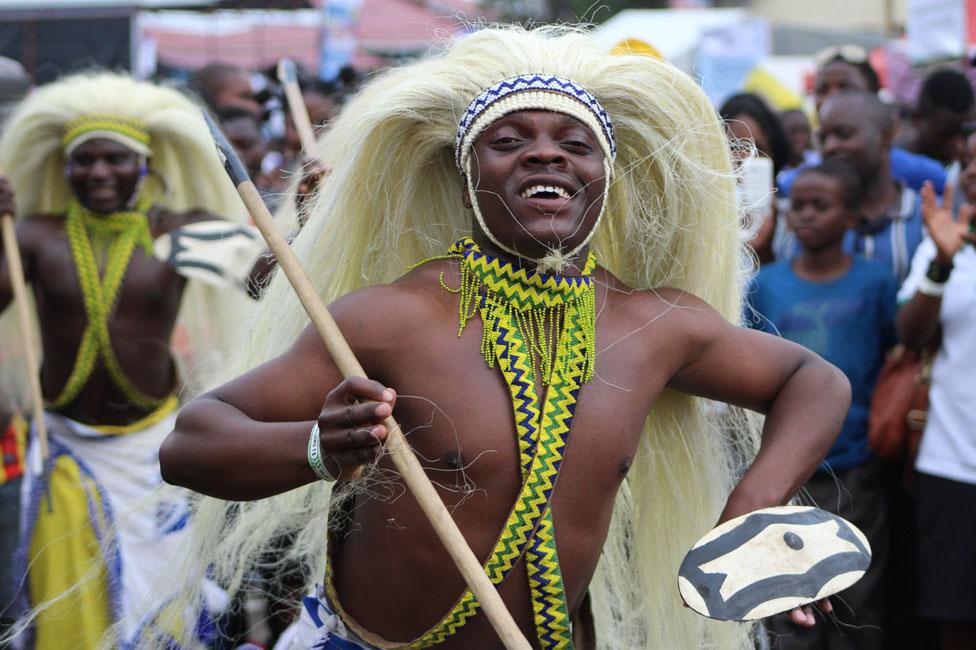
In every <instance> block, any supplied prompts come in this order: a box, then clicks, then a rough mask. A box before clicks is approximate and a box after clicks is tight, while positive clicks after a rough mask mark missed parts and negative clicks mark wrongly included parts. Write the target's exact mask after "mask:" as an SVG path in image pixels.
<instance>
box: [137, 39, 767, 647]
mask: <svg viewBox="0 0 976 650" xmlns="http://www.w3.org/2000/svg"><path fill="white" fill-rule="evenodd" d="M523 72H541V73H551V74H555V75H559V76H563V77H567V78H570V79H573V80H575V81H577V82H578V83H580V84H581V85H583V86H584V87H586V88H587V89H588V90H589V91H590V92H592V93H593V94H594V95H595V96H596V97H597V98H598V99H599V101H600V102H601V103H602V104H603V106H604V107H605V108H606V109H607V111H608V112H609V113H610V115H611V118H612V120H613V122H614V126H615V129H616V134H617V142H618V155H617V160H616V163H615V170H614V180H613V183H612V186H611V187H610V190H609V196H608V204H607V206H606V214H605V215H604V218H603V223H602V224H601V226H600V230H599V232H598V233H597V234H596V236H595V238H594V240H593V245H594V249H595V251H596V254H597V255H598V257H599V259H600V261H601V263H602V264H603V265H604V266H606V267H607V268H608V269H609V270H610V271H611V272H613V273H614V274H616V275H617V276H618V277H620V278H621V279H622V280H624V281H625V282H626V283H628V284H629V285H630V286H631V287H634V288H635V289H639V290H649V289H652V288H654V287H660V286H670V287H676V288H679V289H683V290H685V291H687V292H689V293H692V294H694V295H696V296H698V297H699V298H701V299H703V300H705V301H706V302H708V303H709V304H711V305H712V306H713V307H714V308H715V309H717V310H718V311H719V312H720V313H721V314H723V315H724V316H725V317H726V318H727V319H729V320H730V321H738V320H739V318H740V309H741V295H740V294H741V283H742V276H743V271H744V269H745V265H744V264H743V263H742V260H743V252H742V250H741V246H742V244H741V241H740V238H739V232H738V217H737V214H736V207H735V195H734V177H733V173H732V169H731V163H730V158H729V151H728V142H727V140H726V137H725V134H724V131H723V129H722V126H721V124H720V122H719V119H718V116H717V114H716V112H715V110H714V109H713V107H712V106H711V105H710V104H709V102H708V100H707V98H706V97H705V95H704V94H703V93H702V91H701V90H700V89H699V88H698V86H697V85H696V84H695V82H694V81H693V80H692V79H690V78H689V77H687V76H686V75H684V74H683V73H681V72H679V71H678V70H677V69H675V68H674V67H672V66H671V65H669V64H667V63H666V62H663V61H660V60H657V59H653V58H649V57H643V56H608V55H606V54H605V53H603V52H601V51H599V50H598V49H597V48H596V46H595V45H594V44H593V43H592V41H591V40H590V38H589V37H588V36H587V35H586V34H585V33H583V32H580V31H578V30H574V29H569V28H545V29H539V30H533V31H525V30H522V29H518V28H508V29H485V30H482V31H479V32H477V33H474V34H472V35H469V36H467V37H466V38H464V39H463V40H460V41H459V42H458V43H456V44H455V45H454V46H453V47H451V48H450V50H448V51H447V52H446V53H444V54H443V55H442V56H438V57H434V58H430V59H428V60H424V61H421V62H418V63H415V64H412V65H409V66H406V67H403V68H400V69H395V70H391V71H389V72H387V73H385V74H383V75H381V76H379V77H378V78H376V79H375V80H374V81H373V82H372V83H370V84H369V85H367V86H366V87H365V88H364V89H363V90H362V91H361V93H360V94H359V95H358V96H356V97H355V98H354V99H352V101H350V102H349V103H348V104H347V105H346V107H345V110H344V111H343V112H342V114H341V115H340V116H339V117H338V118H337V120H336V121H335V122H334V123H333V125H332V127H331V128H330V129H329V131H328V132H327V133H326V134H324V135H323V137H322V138H321V139H320V141H319V147H320V150H319V155H320V158H321V159H322V160H325V161H328V162H329V163H330V164H332V165H333V172H332V174H331V175H330V176H329V177H328V178H327V179H326V180H325V181H324V182H323V183H322V185H321V187H320V188H319V190H318V193H317V195H316V196H315V198H314V200H313V201H312V202H311V203H310V205H309V208H308V223H307V225H306V226H305V228H304V230H303V231H302V232H301V234H300V235H299V236H298V237H297V239H296V240H295V242H294V244H293V246H294V249H295V252H296V253H297V254H298V256H299V258H300V259H301V260H302V262H303V264H304V265H305V268H306V269H307V270H308V271H309V273H310V275H311V277H312V279H313V281H314V282H315V284H316V286H317V288H318V290H319V292H320V293H321V295H322V296H323V298H324V299H326V300H329V301H331V300H334V299H336V298H338V297H340V296H342V295H345V294H347V293H350V292H352V291H355V290H357V289H359V288H362V287H365V286H368V285H373V284H378V283H385V282H389V281H391V280H393V279H394V278H396V277H398V276H399V275H401V274H402V273H403V271H404V269H405V268H406V267H407V266H408V265H410V264H412V263H415V262H417V261H419V260H422V259H424V258H426V257H429V256H431V255H435V254H442V253H443V252H444V251H445V250H446V249H447V248H448V246H449V245H450V244H451V243H452V242H453V241H455V240H456V239H458V238H459V237H460V236H463V235H467V234H470V231H471V228H472V223H473V219H472V216H471V214H470V212H468V211H466V210H464V209H462V207H461V191H462V179H461V177H460V175H459V174H458V173H457V171H456V169H455V168H454V161H453V156H452V151H453V145H454V134H455V130H456V127H457V123H458V120H459V118H460V115H461V112H462V111H463V110H464V107H465V106H466V105H467V104H468V102H469V101H470V100H471V98H473V97H475V96H476V95H477V94H478V93H480V92H481V91H482V90H483V89H484V88H486V87H488V86H490V85H491V84H493V83H495V82H497V81H499V80H501V79H504V78H506V77H511V76H513V75H516V74H519V73H523ZM675 308H678V309H680V308H682V307H681V306H680V305H679V306H676V307H675ZM257 311H258V313H257V314H255V315H254V316H253V317H252V318H251V319H250V320H251V326H250V329H249V331H248V332H247V334H246V336H245V340H246V341H247V343H246V344H245V345H243V346H242V348H241V349H242V352H243V353H244V354H243V358H242V359H241V365H240V370H245V369H248V368H251V367H254V366H255V365H257V364H259V363H261V362H263V361H266V360H268V359H269V358H271V357H273V356H275V355H277V354H279V353H281V352H283V351H284V350H285V349H287V347H288V346H290V345H291V343H292V342H293V341H294V340H295V338H296V337H297V336H298V334H299V332H300V331H301V330H302V328H303V327H305V326H306V325H307V323H308V318H307V317H306V315H305V313H304V312H303V310H302V308H301V306H300V304H299V302H298V300H297V299H296V298H295V297H294V296H293V295H292V291H291V289H290V287H289V286H288V285H287V283H286V281H285V279H284V278H283V277H280V276H279V277H276V278H275V279H274V280H273V281H272V282H271V284H270V286H269V288H268V291H267V293H266V295H265V297H264V299H263V300H262V302H261V303H260V305H259V306H258V308H257ZM596 326H597V332H598V336H599V327H600V325H599V315H598V316H597V325H596ZM608 343H611V342H603V343H601V342H598V345H597V348H598V350H597V357H598V359H597V368H599V348H600V347H601V346H602V345H604V344H608ZM595 380H599V378H596V379H595ZM403 388H404V389H405V390H409V387H403ZM757 440H758V434H757V429H756V427H755V426H754V423H752V424H750V423H749V422H747V418H746V417H745V415H744V414H743V413H742V412H741V411H738V410H736V409H727V408H724V407H721V408H720V407H716V406H715V405H712V404H709V403H707V402H706V401H704V400H701V399H698V398H692V397H688V396H685V395H680V394H677V393H674V392H672V391H666V392H665V394H664V395H663V396H662V397H661V399H660V400H659V401H658V403H657V404H656V405H655V407H654V408H653V410H652V411H651V413H650V414H649V416H648V418H647V422H646V426H645V431H644V436H643V440H642V442H641V445H640V450H639V453H638V455H637V457H636V459H635V462H634V465H633V467H632V468H631V470H630V476H629V479H628V480H627V481H626V482H625V484H624V487H623V489H622V490H621V493H620V497H619V498H618V500H617V503H616V506H615V517H614V520H613V524H612V526H611V531H610V535H609V538H608V540H607V542H606V545H605V548H604V553H603V557H602V560H601V563H600V567H599V569H598V571H597V575H596V577H595V578H594V581H593V583H592V594H593V601H594V608H595V615H596V621H597V626H598V639H599V644H600V646H601V647H604V648H616V649H619V648H701V647H708V648H722V649H727V650H733V649H739V648H747V647H751V641H750V634H751V628H749V627H747V626H741V625H737V624H730V623H715V622H711V621H707V620H706V619H704V618H702V617H699V616H698V615H696V614H694V613H692V612H691V611H690V610H687V609H686V608H684V607H683V606H682V604H681V601H680V598H679V596H678V591H677V586H676V585H677V567H678V565H679V563H680V561H681V558H682V556H683V554H684V553H685V552H686V551H687V549H688V548H690V546H691V545H692V544H693V543H694V541H695V540H696V539H697V538H698V537H699V536H700V535H702V534H703V533H704V532H705V531H707V530H708V529H709V528H711V526H712V525H713V524H714V523H715V521H716V519H717V517H718V515H719V512H720V510H721V508H722V506H723V504H724V502H725V499H726V498H727V496H728V493H729V491H730V489H731V487H732V485H733V483H734V481H735V480H736V478H737V477H738V475H739V474H740V473H741V471H742V470H743V469H744V464H745V463H747V462H748V461H749V460H750V459H751V458H752V455H753V454H754V453H755V449H756V447H757ZM369 485H370V483H369V480H368V479H366V481H365V482H356V483H354V484H351V487H350V488H349V489H353V490H357V489H367V490H368V489H369ZM332 489H333V486H332V485H331V484H326V483H322V482H318V483H315V484H312V485H309V486H306V487H303V488H301V489H297V490H293V491H290V492H288V493H286V494H282V495H280V496H277V497H274V498H270V499H265V500H261V501H257V502H249V503H237V502H225V501H220V500H217V499H212V498H200V499H199V500H198V502H197V503H196V513H195V517H194V521H193V524H192V527H193V533H192V534H193V546H192V548H190V549H187V553H186V554H185V555H186V557H189V558H193V565H192V566H189V567H186V568H185V569H184V571H183V574H182V575H181V576H180V581H181V584H182V585H184V587H183V588H184V591H182V592H181V593H180V595H179V596H178V599H179V600H180V601H181V602H191V603H192V602H197V603H198V602H200V600H201V596H200V592H199V590H197V589H196V586H195V585H197V584H198V583H199V579H200V578H201V577H202V576H203V574H204V572H205V571H206V570H209V571H210V573H209V575H210V576H211V577H212V578H213V579H214V580H216V581H217V582H218V583H219V584H221V586H223V587H226V588H229V589H230V590H231V591H235V590H236V589H238V588H239V587H240V586H241V583H242V580H243V579H244V578H245V576H246V575H247V573H248V572H249V571H251V570H252V569H253V568H254V567H255V566H257V565H259V564H262V563H263V564H272V565H273V564H274V563H275V562H280V561H297V562H300V563H301V565H302V566H303V567H305V569H306V577H307V582H308V586H309V588H310V589H311V587H312V585H313V584H314V583H315V582H317V581H321V578H322V575H323V569H324V558H325V548H324V544H325V540H326V538H327V535H326V533H327V530H326V512H327V510H328V505H327V504H328V503H329V500H330V496H332V494H331V492H332ZM285 535H295V543H294V544H292V545H290V546H288V548H287V549H285V550H284V551H282V557H280V558H269V557H268V555H267V553H266V551H267V549H268V548H269V544H270V543H271V541H272V540H275V539H279V540H280V539H281V538H282V537H283V536H285ZM365 588H368V587H365ZM151 636H152V635H147V638H146V639H143V640H142V641H141V642H140V647H164V645H165V643H164V642H165V639H163V638H161V637H156V638H148V637H151Z"/></svg>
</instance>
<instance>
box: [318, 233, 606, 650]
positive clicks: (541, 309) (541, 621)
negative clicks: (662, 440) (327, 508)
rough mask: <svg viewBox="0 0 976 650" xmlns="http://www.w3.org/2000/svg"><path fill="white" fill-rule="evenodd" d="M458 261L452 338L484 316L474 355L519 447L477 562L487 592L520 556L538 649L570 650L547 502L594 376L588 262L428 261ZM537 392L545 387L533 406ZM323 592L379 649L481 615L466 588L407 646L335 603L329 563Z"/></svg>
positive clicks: (429, 638) (448, 631) (468, 255)
mask: <svg viewBox="0 0 976 650" xmlns="http://www.w3.org/2000/svg"><path fill="white" fill-rule="evenodd" d="M434 259H456V260H459V262H460V270H461V285H460V287H459V288H457V289H452V288H451V287H448V286H447V285H446V284H445V282H444V279H443V275H442V276H441V279H440V283H441V286H442V287H443V288H444V289H446V290H448V291H451V292H452V293H457V294H458V295H459V298H460V299H459V303H458V321H459V329H458V336H460V335H461V333H462V332H463V331H464V328H465V326H466V325H467V323H468V321H470V320H471V319H472V318H474V317H475V315H476V314H478V315H480V316H481V320H482V324H483V334H482V341H481V353H482V356H484V358H485V361H486V363H487V364H488V366H489V367H492V368H494V367H496V366H497V367H498V368H499V370H500V371H501V373H502V376H503V377H504V378H505V383H506V384H507V385H508V388H509V392H510V393H511V395H512V410H513V414H514V420H515V429H516V438H517V441H518V448H519V464H520V470H521V476H522V488H521V490H520V492H519V495H518V497H517V498H516V500H515V504H514V506H513V507H512V510H511V513H510V514H509V516H508V519H507V520H506V523H505V526H504V528H503V529H502V531H501V533H500V534H499V537H498V541H497V542H496V543H495V546H494V548H493V550H492V552H491V555H490V556H489V558H488V560H487V562H485V564H484V570H485V573H486V574H487V575H488V577H489V578H490V579H491V581H492V583H493V584H496V585H497V584H500V583H501V582H502V581H503V580H505V578H506V577H508V575H509V574H510V573H511V571H512V569H513V568H514V567H515V565H516V563H517V562H518V560H519V558H521V557H522V556H523V555H524V556H525V558H526V567H527V573H528V581H529V588H530V591H531V595H532V606H533V613H534V622H535V627H536V634H537V638H538V640H539V645H540V647H542V648H544V649H557V648H558V649H571V648H572V647H573V641H572V630H571V628H570V621H569V610H568V607H567V605H566V595H565V592H564V589H563V582H562V574H561V572H560V568H559V557H558V555H557V553H556V531H555V526H554V524H553V519H552V512H551V509H550V508H549V503H550V500H551V498H552V495H553V492H554V490H555V485H556V478H557V476H558V472H559V467H560V465H561V464H562V458H563V452H564V450H565V447H566V442H567V439H568V436H569V430H570V426H571V424H572V421H573V414H574V411H575V407H576V400H577V396H578V394H579V389H580V387H581V386H582V385H583V383H585V382H586V381H587V380H589V379H590V378H591V377H592V376H593V370H594V360H595V353H594V349H595V348H594V343H595V322H596V311H595V300H594V295H595V291H594V287H593V278H592V275H591V274H592V272H593V269H594V268H595V267H596V258H595V257H594V256H593V255H592V254H590V255H589V257H588V258H587V261H586V264H585V265H584V269H583V275H582V276H580V277H560V276H552V275H544V274H541V273H537V272H535V271H530V270H526V269H523V268H520V267H517V266H516V265H514V264H512V263H511V262H504V261H502V260H499V259H497V258H494V257H492V256H490V255H486V254H484V253H482V252H481V250H480V249H479V248H478V246H477V244H475V242H474V241H472V240H471V239H462V240H460V241H458V242H457V243H455V244H454V246H452V247H451V249H450V250H449V252H448V254H447V255H444V256H440V257H435V258H429V259H427V260H424V262H421V264H423V263H425V262H428V261H431V260H434ZM541 386H547V387H548V388H547V389H546V390H545V399H544V400H541V399H540V394H541V393H542V391H540V390H539V389H540V387H541ZM325 584H326V592H327V594H328V597H329V600H330V601H331V603H332V604H333V605H334V606H335V607H336V609H337V611H339V612H340V613H341V614H342V618H343V619H344V620H345V621H346V622H347V624H348V625H349V627H350V628H352V629H353V630H355V631H356V632H357V634H359V635H360V636H361V637H363V638H364V639H365V640H367V641H368V642H370V643H372V644H375V645H378V646H379V647H382V648H409V649H411V650H413V649H418V648H428V647H431V646H433V645H436V644H438V643H440V642H442V641H444V640H445V639H446V638H448V637H450V636H451V635H453V634H454V633H455V632H457V630H458V629H459V628H460V627H461V626H463V625H464V624H465V623H467V621H468V620H469V619H470V618H471V617H472V616H474V615H475V614H476V613H477V611H478V607H479V606H478V602H477V600H476V599H475V597H474V595H473V594H472V593H471V591H470V590H467V591H465V592H464V594H463V595H462V596H461V597H460V598H459V599H458V601H457V602H456V603H455V605H454V607H453V608H452V609H451V611H450V612H448V613H447V614H446V615H445V616H444V617H443V618H442V619H441V620H440V621H439V622H438V623H437V624H436V625H435V626H434V627H432V628H431V629H430V630H428V631H427V632H426V633H424V634H423V635H422V636H421V637H420V638H418V639H416V640H414V641H412V642H409V643H405V644H397V643H390V642H388V641H385V640H383V639H379V638H377V637H376V636H375V635H372V634H369V633H368V632H366V631H365V630H361V629H360V627H359V626H358V625H357V624H356V623H355V621H352V620H351V619H350V618H349V617H348V615H346V613H345V612H343V611H342V608H341V606H340V605H339V600H338V597H337V594H336V590H335V586H334V584H333V581H332V566H331V558H329V561H328V562H327V567H326V579H325Z"/></svg>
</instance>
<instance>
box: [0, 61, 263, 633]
mask: <svg viewBox="0 0 976 650" xmlns="http://www.w3.org/2000/svg"><path fill="white" fill-rule="evenodd" d="M0 166H2V168H3V169H4V171H5V173H6V174H7V175H8V178H9V181H8V180H7V179H5V178H0V190H2V192H0V199H2V204H0V212H2V213H12V214H16V215H17V216H18V221H17V228H16V232H17V244H18V246H19V248H20V251H21V256H22V258H23V264H24V269H23V270H24V273H25V276H26V279H27V282H28V284H29V286H30V288H31V289H32V291H33V296H34V302H35V304H36V308H37V320H38V322H39V325H40V334H41V337H40V341H41V347H42V352H43V359H44V362H43V366H42V367H41V368H40V369H39V371H40V374H41V384H42V389H43V392H44V398H45V401H46V402H47V404H46V417H45V419H46V424H47V431H48V435H49V437H50V450H51V451H50V458H49V459H48V460H47V462H46V463H45V464H44V465H45V466H44V467H43V471H41V472H38V471H36V470H35V471H30V472H28V475H27V476H26V477H25V486H24V498H23V503H24V513H23V515H22V518H23V525H22V539H21V545H20V549H19V552H18V557H17V562H18V564H19V566H20V568H21V570H22V572H26V577H24V578H23V579H22V583H21V597H22V601H23V603H22V604H23V605H24V606H25V608H32V609H34V611H35V613H37V618H36V620H35V621H34V625H33V629H32V631H31V634H32V636H33V643H34V647H36V648H64V647H73V648H94V647H95V646H96V645H97V643H98V641H99V639H100V638H101V637H102V636H103V635H104V633H105V632H106V630H107V629H108V628H109V627H110V626H112V625H113V624H116V623H118V624H121V626H122V628H123V629H126V630H134V629H135V628H136V627H137V626H138V625H139V621H140V618H141V617H143V616H144V614H145V612H144V611H143V609H142V608H143V605H144V604H143V601H144V600H146V599H147V598H148V597H149V596H150V595H151V594H152V586H153V582H154V580H155V574H156V573H159V572H160V571H163V570H165V568H166V567H167V562H168V561H169V560H170V559H171V558H172V553H173V550H174V548H175V547H176V546H175V545H176V543H177V541H178V537H179V535H180V531H181V529H183V528H184V527H185V518H186V508H185V503H181V502H179V501H175V500H174V501H170V502H162V501H161V502H159V503H158V504H157V505H156V507H155V508H154V510H153V512H145V510H141V511H140V510H138V509H136V510H133V506H134V505H137V504H139V503H140V502H142V501H143V500H144V499H145V498H146V497H147V496H148V495H149V494H150V493H151V492H152V490H153V489H154V488H155V487H156V486H157V485H158V484H159V483H160V478H159V470H158V449H159V444H160V442H161V441H162V439H163V436H165V434H166V433H167V432H168V431H169V430H170V429H171V428H172V426H173V421H174V418H175V411H176V408H177V404H178V394H179V392H180V391H181V390H183V380H182V379H181V378H180V376H179V371H178V368H177V360H176V359H175V358H174V354H173V353H172V352H171V350H170V344H171V341H172V340H173V339H174V325H175V324H176V322H177V317H178V316H179V318H180V321H181V322H182V323H184V324H185V327H186V328H187V329H188V331H190V332H194V331H201V329H202V326H201V327H194V323H202V320H203V318H204V316H205V311H206V309H210V308H214V309H216V308H217V307H218V306H219V305H220V304H221V303H220V302H219V301H216V302H215V301H214V299H213V296H208V295H206V293H205V292H206V291H208V290H207V289H204V288H199V289H194V290H193V292H188V291H187V288H188V286H194V284H195V283H188V280H187V278H186V277H184V276H183V275H181V274H179V273H177V270H176V269H175V268H174V267H173V266H171V265H168V264H164V263H163V262H162V261H159V260H157V259H156V258H155V257H154V254H153V253H154V245H155V244H154V242H155V240H156V239H157V238H160V237H161V236H163V235H167V234H170V235H172V233H173V232H174V229H177V228H180V227H183V226H186V225H187V224H190V223H194V222H197V221H201V220H205V219H213V218H214V217H212V216H210V215H209V214H208V212H204V210H208V211H213V212H216V213H219V214H221V215H225V216H227V217H234V218H237V219H240V218H241V217H243V216H245V215H244V210H243V206H242V205H241V204H240V201H239V199H238V198H237V196H236V193H235V192H234V189H233V187H232V186H231V184H230V183H229V182H228V181H227V179H226V176H225V175H224V173H223V169H222V165H221V163H220V160H219V159H218V157H217V154H216V152H215V150H214V149H213V147H212V145H211V141H210V139H209V137H208V131H207V127H206V125H205V123H204V121H203V119H202V116H201V113H200V109H199V108H197V107H196V105H195V104H194V103H193V102H191V101H190V100H188V99H187V98H185V97H184V96H183V95H181V94H180V93H179V92H177V91H175V90H172V89H165V88H161V87H158V86H155V85H152V84H148V83H141V82H137V81H135V80H133V79H131V78H129V77H126V76H122V75H115V74H108V73H100V74H94V75H77V76H73V77H68V78H65V79H63V80H62V81H59V82H57V83H54V84H51V85H49V86H46V87H42V88H40V89H39V90H37V91H36V92H35V93H34V94H33V95H31V96H30V97H28V98H27V99H25V100H24V101H23V102H22V103H21V104H20V105H19V106H18V107H17V108H16V109H15V110H14V112H13V113H12V115H11V117H10V118H9V120H8V121H7V123H6V125H5V130H4V132H3V137H2V138H0ZM11 188H13V190H15V191H16V197H14V196H13V192H12V190H11ZM0 262H2V264H0V308H3V309H5V308H6V307H7V306H8V305H9V304H10V302H11V300H12V293H11V281H10V269H9V268H8V267H7V264H6V260H3V259H2V258H0ZM194 292H196V293H194ZM184 294H187V295H184ZM183 302H185V303H186V307H187V309H184V310H183V311H182V312H181V303H183ZM11 311H12V310H11ZM194 311H195V312H196V313H195V314H194V313H191V312H194ZM6 317H8V318H9V314H7V315H6ZM209 328H210V330H211V331H212V332H215V331H216V329H217V326H216V325H215V324H213V323H210V324H209ZM12 338H13V337H7V339H6V340H8V341H9V340H11V339H12ZM184 338H185V337H184ZM195 343H196V344H197V345H202V346H203V347H202V348H197V350H196V352H199V353H201V354H200V355H199V356H198V357H197V358H196V359H182V360H181V361H184V362H187V361H188V362H189V363H194V364H196V363H204V362H208V360H207V359H206V357H207V356H210V355H211V354H215V353H216V349H213V350H211V349H210V348H209V344H208V342H207V341H203V342H202V343H201V342H200V340H199V339H197V340H196V341H195ZM183 350H184V351H185V350H186V345H185V344H184V345H183ZM209 362H210V363H212V362H213V360H212V359H210V360H209ZM204 365H205V363H204ZM29 457H31V460H32V462H30V463H29V465H30V466H31V467H38V466H40V464H41V460H40V454H39V451H38V448H37V445H36V444H35V445H32V447H31V449H30V451H29ZM22 575H23V573H22ZM86 576H87V578H86ZM92 576H95V578H92ZM82 578H86V579H87V581H85V580H82ZM79 583H84V586H83V587H80V588H79V587H77V585H78V584H79ZM73 587H74V588H73ZM136 603H140V604H139V605H136Z"/></svg>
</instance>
